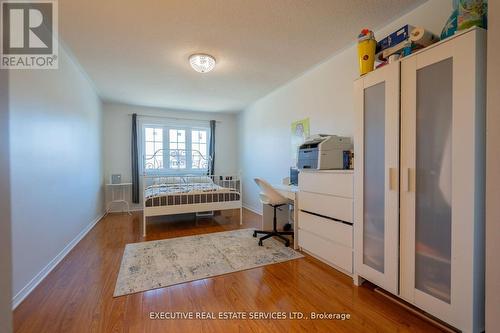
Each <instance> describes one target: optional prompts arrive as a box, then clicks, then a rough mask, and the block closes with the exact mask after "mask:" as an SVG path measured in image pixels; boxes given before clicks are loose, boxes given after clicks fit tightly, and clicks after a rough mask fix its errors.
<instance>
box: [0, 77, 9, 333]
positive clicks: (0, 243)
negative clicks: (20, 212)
mask: <svg viewBox="0 0 500 333" xmlns="http://www.w3.org/2000/svg"><path fill="white" fill-rule="evenodd" d="M7 73H8V72H7V71H6V70H0V151H1V152H2V153H1V154H0V198H2V199H1V200H0V332H2V333H8V332H11V331H12V312H11V309H12V306H11V298H12V296H11V295H12V285H11V284H12V265H11V239H10V238H11V220H10V186H9V178H10V176H9V86H8V74H7Z"/></svg>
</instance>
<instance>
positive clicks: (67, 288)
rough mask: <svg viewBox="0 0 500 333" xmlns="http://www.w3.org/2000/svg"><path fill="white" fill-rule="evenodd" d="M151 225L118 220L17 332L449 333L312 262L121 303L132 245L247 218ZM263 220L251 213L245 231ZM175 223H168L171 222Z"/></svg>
mask: <svg viewBox="0 0 500 333" xmlns="http://www.w3.org/2000/svg"><path fill="white" fill-rule="evenodd" d="M161 219H163V222H161V223H160V221H158V222H153V223H148V235H149V236H148V237H147V238H146V239H143V238H142V236H141V232H140V223H141V221H142V215H141V213H134V214H133V215H132V216H128V215H125V214H112V215H108V216H107V217H106V218H104V219H103V220H102V221H101V222H99V223H98V224H97V225H96V226H95V228H94V229H93V230H92V231H91V232H90V233H89V234H88V235H87V236H86V237H85V238H84V239H83V240H82V241H81V242H80V243H79V244H78V245H77V246H76V247H75V248H74V249H73V250H72V251H71V253H70V254H69V255H68V256H67V257H66V258H65V259H64V260H63V261H62V262H61V263H60V264H59V265H58V266H57V267H56V269H54V271H53V272H51V273H50V275H49V276H48V277H47V278H46V279H45V280H44V281H43V282H42V283H41V284H40V285H39V286H38V287H37V288H36V289H35V290H34V291H33V292H32V293H31V294H30V295H29V297H28V298H27V299H26V300H25V301H24V302H23V303H21V305H19V307H18V308H17V309H16V310H15V312H14V326H15V332H36V333H41V332H50V333H55V332H64V333H68V332H182V333H185V332H439V331H440V330H439V329H438V328H436V327H434V326H432V325H431V324H429V323H427V322H426V321H423V320H421V319H419V318H418V317H416V316H415V315H413V314H411V313H410V312H408V311H406V310H405V309H403V308H401V307H399V306H397V305H396V304H394V303H392V302H390V301H388V300H387V299H385V297H383V296H381V295H379V294H377V293H375V292H374V291H373V288H372V287H371V286H370V285H367V284H365V285H363V286H362V287H359V288H358V287H355V286H354V285H353V284H352V280H351V279H350V278H349V277H347V276H345V275H344V274H342V273H339V272H337V271H336V270H334V269H332V268H331V267H329V266H327V265H325V264H323V263H321V262H320V261H318V260H316V259H314V258H312V257H310V256H306V258H304V259H298V260H293V261H288V262H285V263H280V264H274V265H269V266H264V267H260V268H255V269H251V270H247V271H242V272H236V273H231V274H227V275H223V276H218V277H214V278H208V279H204V280H199V281H194V282H190V283H184V284H179V285H175V286H171V287H167V288H162V289H157V290H151V291H147V292H143V293H137V294H133V295H128V296H122V297H117V298H113V291H114V287H115V282H116V277H117V275H118V270H119V267H120V262H121V258H122V254H123V249H124V247H125V244H127V243H132V242H140V241H144V240H155V239H163V238H171V237H178V236H187V235H193V234H203V233H208V232H217V231H224V230H231V229H238V228H240V225H239V223H238V219H239V214H238V213H237V212H236V211H235V212H228V213H225V214H224V215H221V216H217V217H216V218H214V219H210V220H200V221H199V222H196V221H194V219H192V218H184V219H183V220H179V219H177V220H172V218H170V219H169V221H168V222H165V218H160V219H159V220H161ZM259 219H260V216H258V215H256V214H254V213H251V212H249V211H244V225H243V226H242V227H243V228H249V227H258V226H259V225H260V223H259ZM167 220H168V218H167ZM183 311H185V312H190V311H193V312H197V311H198V312H201V311H206V312H214V313H215V315H218V313H219V312H225V311H246V312H247V316H249V315H250V312H254V311H263V312H287V313H288V312H292V311H298V312H302V313H303V314H304V315H306V316H309V313H310V312H321V313H322V312H328V313H348V314H350V319H349V320H344V321H341V320H312V319H308V320H291V319H286V320H269V319H263V320H151V319H150V318H149V316H150V312H183Z"/></svg>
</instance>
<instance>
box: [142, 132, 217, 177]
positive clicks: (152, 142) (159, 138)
mask: <svg viewBox="0 0 500 333" xmlns="http://www.w3.org/2000/svg"><path fill="white" fill-rule="evenodd" d="M142 129H143V156H144V164H143V167H144V170H145V171H146V172H148V171H149V172H152V171H153V170H154V171H155V172H165V173H169V172H172V173H179V172H180V173H182V172H186V173H189V172H206V171H207V170H208V165H209V163H208V160H207V157H208V137H209V129H208V128H205V127H187V126H164V125H146V124H145V125H143V127H142Z"/></svg>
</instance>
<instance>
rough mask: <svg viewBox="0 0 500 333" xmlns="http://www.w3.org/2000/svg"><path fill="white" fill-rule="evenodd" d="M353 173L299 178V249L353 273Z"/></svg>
mask: <svg viewBox="0 0 500 333" xmlns="http://www.w3.org/2000/svg"><path fill="white" fill-rule="evenodd" d="M353 188H354V181H353V171H352V170H315V171H305V170H304V171H301V173H300V174H299V190H300V191H299V200H298V201H299V219H298V221H299V223H298V227H299V230H298V240H299V247H300V248H301V249H302V250H303V251H305V252H307V253H309V254H311V255H312V256H314V257H316V258H318V259H320V260H321V261H323V262H325V263H327V264H329V265H330V266H333V267H334V268H336V269H338V270H340V271H342V272H343V273H346V274H348V275H352V273H353V228H352V224H353Z"/></svg>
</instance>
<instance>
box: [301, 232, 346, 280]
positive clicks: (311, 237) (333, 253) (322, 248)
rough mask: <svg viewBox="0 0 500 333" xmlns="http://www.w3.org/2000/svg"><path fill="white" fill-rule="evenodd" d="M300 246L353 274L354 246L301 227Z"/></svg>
mask: <svg viewBox="0 0 500 333" xmlns="http://www.w3.org/2000/svg"><path fill="white" fill-rule="evenodd" d="M299 246H300V247H302V248H303V249H304V250H306V251H308V252H309V253H311V254H312V255H314V256H316V257H318V258H319V259H322V260H324V261H326V262H327V263H329V264H332V265H335V266H337V267H339V268H341V269H343V270H344V271H346V272H347V273H350V274H352V248H350V247H347V246H343V245H340V244H337V243H334V242H330V241H328V240H326V239H324V238H322V237H319V236H317V235H315V234H313V233H310V232H309V231H306V230H302V229H299Z"/></svg>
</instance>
